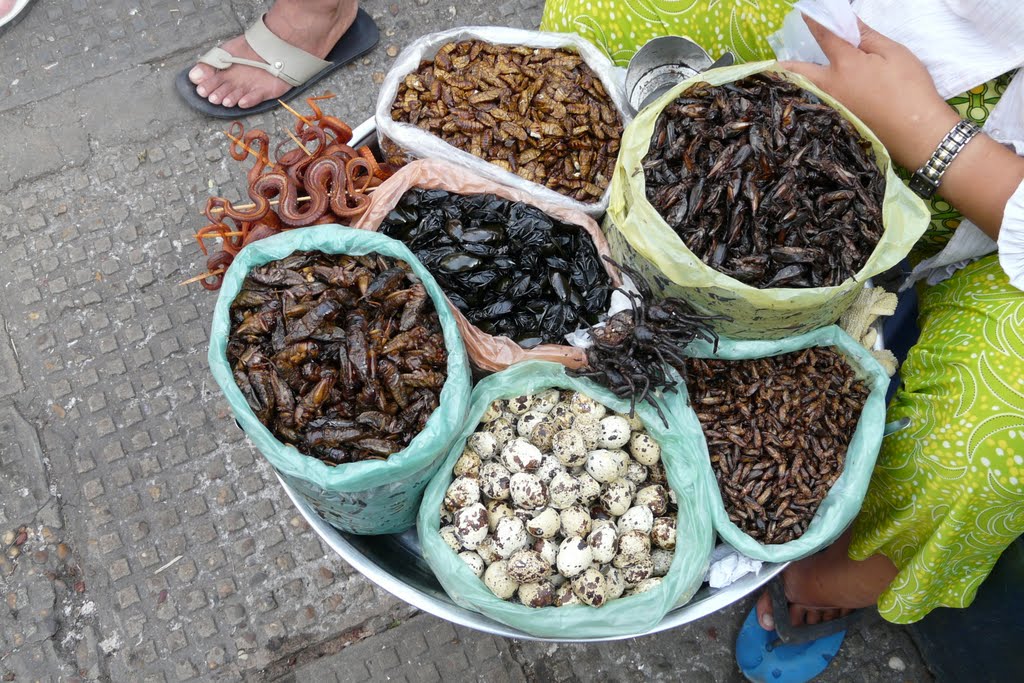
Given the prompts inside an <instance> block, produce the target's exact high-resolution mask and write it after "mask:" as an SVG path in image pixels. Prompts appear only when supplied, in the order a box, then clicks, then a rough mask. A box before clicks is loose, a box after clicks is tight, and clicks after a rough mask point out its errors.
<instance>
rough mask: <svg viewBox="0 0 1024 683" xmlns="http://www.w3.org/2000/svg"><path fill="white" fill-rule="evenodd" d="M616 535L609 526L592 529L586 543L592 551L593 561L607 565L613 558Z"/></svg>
mask: <svg viewBox="0 0 1024 683" xmlns="http://www.w3.org/2000/svg"><path fill="white" fill-rule="evenodd" d="M615 541H616V533H615V529H614V528H613V527H611V526H602V527H601V528H600V529H594V530H593V531H591V532H590V535H589V536H587V543H589V544H590V548H591V550H592V551H593V555H594V561H595V562H600V563H601V564H607V563H609V562H611V561H612V560H613V559H614V558H615V548H616V544H615Z"/></svg>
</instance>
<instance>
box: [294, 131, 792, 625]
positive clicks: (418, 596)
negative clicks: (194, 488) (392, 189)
mask: <svg viewBox="0 0 1024 683" xmlns="http://www.w3.org/2000/svg"><path fill="white" fill-rule="evenodd" d="M376 135H377V133H376V126H375V125H374V121H373V119H372V118H371V119H369V120H367V121H365V122H363V123H362V124H361V125H360V126H358V127H357V128H356V129H355V130H354V131H353V137H352V142H351V143H350V144H351V145H352V146H353V147H355V148H358V147H361V146H362V145H367V144H369V145H371V146H374V147H375V146H376ZM278 479H280V480H281V485H282V486H283V487H284V490H285V491H286V492H287V493H288V496H289V497H290V498H291V500H292V502H293V503H294V504H295V507H296V508H298V510H299V512H300V513H301V514H302V516H303V517H304V518H305V519H306V521H307V522H308V523H309V525H310V526H311V527H312V528H313V530H314V531H315V532H316V533H317V534H318V535H319V536H320V538H321V539H323V541H324V542H325V543H326V544H327V545H328V546H329V547H330V548H331V549H332V550H334V552H336V553H337V554H338V555H339V556H340V557H341V558H342V559H343V560H345V561H346V562H348V563H349V564H350V565H351V566H352V567H354V568H355V569H356V570H358V571H359V572H360V573H361V574H363V575H364V576H365V577H366V578H368V579H369V580H370V581H372V582H374V583H375V584H377V585H378V586H380V587H381V588H383V589H384V590H386V591H388V592H389V593H391V594H392V595H394V596H395V597H397V598H399V599H401V600H403V601H405V602H407V603H409V604H410V605H412V606H413V607H416V608H418V609H420V610H423V611H424V612H427V613H429V614H433V615H434V616H437V617H440V618H442V619H446V620H448V621H451V622H453V623H456V624H459V625H462V626H467V627H469V628H473V629H476V630H479V631H485V632H487V633H492V634H495V635H499V636H505V637H509V638H518V639H522V640H540V639H538V638H536V637H534V636H531V635H529V634H527V633H524V632H523V631H519V630H517V629H515V628H511V627H509V626H505V625H504V624H501V623H499V622H497V621H494V620H493V619H489V618H488V617H485V616H484V615H482V614H479V613H477V612H474V611H471V610H468V609H465V608H463V607H461V606H459V605H457V604H455V603H454V602H453V601H452V600H451V598H449V597H448V595H447V594H446V593H445V591H444V589H443V588H442V587H441V585H440V583H438V581H437V579H436V578H435V577H434V574H433V573H432V572H431V570H430V567H429V566H428V565H427V563H426V561H425V560H424V559H423V556H422V553H421V552H420V546H419V540H418V538H417V533H416V528H415V527H413V528H412V529H410V530H408V531H406V532H404V533H401V534H387V535H379V536H359V535H355V534H349V533H346V532H343V531H339V530H338V529H335V528H334V527H332V526H331V525H330V524H328V523H327V522H326V521H324V520H323V519H322V518H321V517H320V516H319V515H318V514H317V513H316V512H315V511H314V510H313V509H312V508H311V507H310V506H309V505H307V504H306V503H305V502H304V501H303V499H302V498H301V497H300V496H299V495H298V493H296V492H295V490H293V489H292V488H291V487H290V486H289V485H288V484H287V483H286V482H285V481H284V480H283V479H281V478H280V476H278ZM785 566H786V565H785V564H772V563H765V564H764V565H763V566H762V568H761V570H760V571H759V572H758V573H756V574H747V575H745V576H743V577H741V578H740V579H739V580H738V581H736V582H735V583H732V584H730V585H729V586H726V587H724V588H721V589H712V588H710V587H709V586H708V585H707V584H704V585H703V586H702V587H701V588H700V590H698V591H697V593H696V595H694V596H693V598H691V599H690V600H689V601H688V602H687V603H686V604H685V605H680V606H677V607H675V608H674V609H672V610H671V611H670V612H669V613H668V614H667V615H666V616H665V618H664V619H663V620H662V621H661V623H659V624H658V625H657V626H655V627H654V628H652V629H651V630H649V631H646V632H644V633H624V634H621V635H620V636H617V637H616V638H614V639H626V638H634V637H637V636H642V635H647V634H651V633H657V632H660V631H665V630H668V629H671V628H675V627H677V626H681V625H683V624H686V623H689V622H691V621H695V620H697V619H700V618H701V617H705V616H707V615H709V614H711V613H713V612H716V611H718V610H720V609H723V608H725V607H727V606H729V605H731V604H732V603H734V602H736V601H738V600H741V599H742V598H744V597H745V596H747V595H749V594H750V593H752V592H754V591H756V590H757V589H758V588H760V587H761V586H763V585H764V584H765V583H767V582H768V581H770V580H771V579H772V578H773V577H774V576H776V575H777V574H778V573H779V572H781V571H782V570H783V569H784V568H785ZM544 640H554V641H559V642H584V641H586V640H613V639H612V638H600V639H579V638H572V637H566V638H555V639H544Z"/></svg>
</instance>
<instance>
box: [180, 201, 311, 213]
mask: <svg viewBox="0 0 1024 683" xmlns="http://www.w3.org/2000/svg"><path fill="white" fill-rule="evenodd" d="M295 201H296V203H299V202H308V201H309V197H298V198H296V200H295ZM280 203H281V200H280V199H271V200H270V205H271V206H277V205H278V204H280ZM231 208H233V209H238V210H239V211H248V210H249V209H255V208H256V205H255V204H239V205H238V206H235V205H234V204H232V205H231ZM223 211H224V209H223V207H220V206H218V207H214V209H213V211H212V213H222V212H223ZM199 215H200V216H205V215H206V212H205V211H200V212H199Z"/></svg>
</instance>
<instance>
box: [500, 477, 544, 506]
mask: <svg viewBox="0 0 1024 683" xmlns="http://www.w3.org/2000/svg"><path fill="white" fill-rule="evenodd" d="M544 489H545V487H544V483H543V482H542V481H541V480H540V478H539V477H538V476H537V475H536V474H530V473H529V472H516V473H515V474H513V475H512V479H511V481H510V482H509V492H510V493H511V495H512V502H513V503H514V504H515V505H516V506H517V507H519V508H522V509H524V510H537V509H539V508H542V507H544V506H545V505H546V504H547V502H548V497H547V491H545V490H544Z"/></svg>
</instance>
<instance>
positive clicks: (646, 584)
mask: <svg viewBox="0 0 1024 683" xmlns="http://www.w3.org/2000/svg"><path fill="white" fill-rule="evenodd" d="M660 585H661V579H660V578H658V577H657V576H652V577H650V578H649V579H644V580H643V581H641V582H640V583H638V584H637V585H636V586H634V587H633V590H632V592H631V594H632V595H639V594H640V593H646V592H647V591H649V590H652V589H654V588H657V587H658V586H660Z"/></svg>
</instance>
